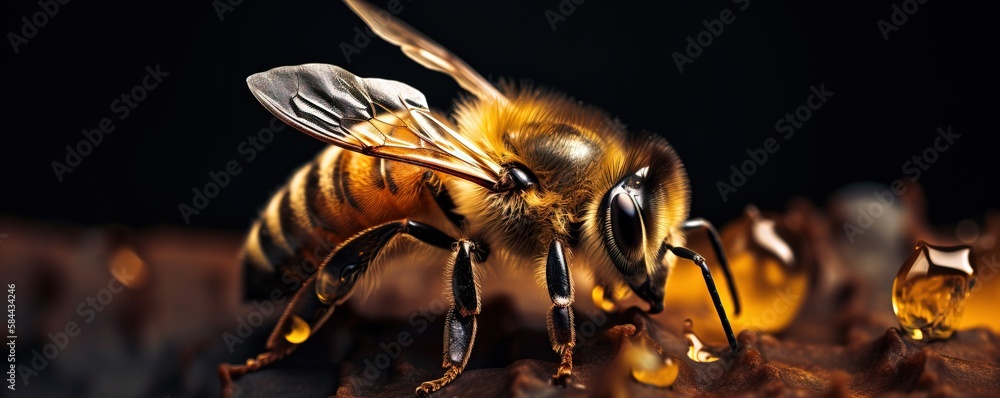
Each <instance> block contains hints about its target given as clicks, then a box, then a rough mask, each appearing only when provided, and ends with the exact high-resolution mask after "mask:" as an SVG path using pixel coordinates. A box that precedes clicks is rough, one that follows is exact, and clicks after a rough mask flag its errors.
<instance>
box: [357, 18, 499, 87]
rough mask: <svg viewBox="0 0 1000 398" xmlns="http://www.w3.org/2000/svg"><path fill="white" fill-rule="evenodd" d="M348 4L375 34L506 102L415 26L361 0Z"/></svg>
mask: <svg viewBox="0 0 1000 398" xmlns="http://www.w3.org/2000/svg"><path fill="white" fill-rule="evenodd" d="M344 2H345V3H347V6H348V7H351V10H353V11H354V13H355V14H358V16H359V17H361V19H363V20H364V21H365V23H366V24H368V26H369V27H371V28H372V31H373V32H375V34H377V35H379V37H381V38H382V39H384V40H385V41H387V42H389V43H392V44H395V45H397V46H399V47H400V49H402V50H403V53H404V54H406V56H408V57H410V59H413V60H414V61H417V62H418V63H420V65H423V66H424V67H425V68H427V69H431V70H436V71H438V72H442V73H446V74H448V75H449V76H451V77H452V78H453V79H455V80H456V81H458V84H459V85H460V86H462V88H464V89H466V90H468V91H469V92H470V93H472V94H474V95H475V96H477V97H479V98H484V99H485V98H495V99H497V100H500V101H502V102H506V100H507V99H506V98H505V97H504V96H503V94H500V91H497V89H496V87H493V85H492V84H490V82H488V81H486V79H484V78H483V77H482V76H480V75H479V74H478V73H476V71H475V70H473V69H472V68H471V67H470V66H469V65H468V64H466V63H465V61H462V60H461V59H459V58H458V57H456V56H455V55H454V54H452V53H451V52H449V51H448V50H445V49H444V47H442V46H441V45H440V44H437V43H435V42H434V40H431V39H429V38H428V37H427V36H424V35H423V33H420V32H419V31H417V30H416V29H413V27H411V26H410V25H407V24H406V23H405V22H402V21H400V20H398V19H396V18H394V17H393V16H392V15H391V14H389V13H388V12H386V11H385V10H381V9H379V8H378V7H375V6H373V5H371V4H368V3H366V2H364V1H360V0H345V1H344Z"/></svg>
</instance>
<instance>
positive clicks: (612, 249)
mask: <svg viewBox="0 0 1000 398" xmlns="http://www.w3.org/2000/svg"><path fill="white" fill-rule="evenodd" d="M605 162H606V163H605V164H604V167H603V170H604V171H605V173H604V175H603V176H601V177H600V179H599V181H598V182H597V184H596V186H595V189H596V191H597V192H596V195H595V197H594V200H593V201H592V202H591V203H590V205H589V208H588V210H587V211H588V212H589V217H587V218H586V220H587V221H586V222H585V225H584V228H583V231H582V232H584V233H583V234H582V235H583V236H582V237H583V238H584V239H585V241H586V246H587V247H588V248H590V250H591V251H592V252H593V253H592V255H593V256H595V257H596V258H601V257H603V258H606V259H607V261H604V263H609V264H610V266H605V267H595V270H596V271H597V272H598V274H599V275H598V277H599V278H600V279H603V280H606V281H611V280H620V281H622V282H624V283H626V284H628V286H629V287H631V289H632V291H634V292H635V293H636V295H638V296H639V297H640V298H642V299H643V300H645V301H647V302H648V303H649V305H650V312H654V313H655V312H660V311H662V310H663V296H664V290H665V287H666V278H667V273H668V272H669V267H668V264H667V262H666V257H665V254H666V253H665V251H664V250H663V248H664V246H663V243H664V242H667V243H669V244H671V245H683V243H684V236H683V233H682V232H681V229H680V227H681V225H682V224H683V223H684V221H685V220H686V219H687V215H688V209H689V207H690V195H689V188H688V180H687V174H686V173H685V171H684V167H683V165H682V164H681V162H680V159H679V158H678V157H677V154H676V153H675V152H674V150H673V148H671V147H670V145H668V144H667V143H666V141H664V140H663V139H660V138H657V137H651V136H644V137H639V138H635V139H631V140H629V142H628V146H627V148H626V149H625V151H624V153H619V154H611V155H610V156H609V157H608V159H606V160H605Z"/></svg>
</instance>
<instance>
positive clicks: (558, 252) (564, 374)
mask: <svg viewBox="0 0 1000 398" xmlns="http://www.w3.org/2000/svg"><path fill="white" fill-rule="evenodd" d="M545 283H546V285H548V290H549V298H551V299H552V308H551V309H550V310H549V313H548V316H547V317H546V318H547V319H546V326H548V330H549V342H550V343H552V350H553V351H555V352H556V353H557V354H560V355H561V356H562V360H561V361H560V362H559V368H558V369H557V370H556V373H555V375H553V376H552V382H553V384H556V385H563V386H565V385H567V384H568V383H569V379H570V377H571V376H572V375H573V347H575V346H576V329H575V326H574V325H573V308H572V307H571V305H572V304H573V280H572V278H570V275H569V263H568V262H567V259H566V253H565V251H564V249H563V243H562V241H560V240H559V239H558V238H555V239H552V243H550V244H549V253H548V256H547V259H546V263H545Z"/></svg>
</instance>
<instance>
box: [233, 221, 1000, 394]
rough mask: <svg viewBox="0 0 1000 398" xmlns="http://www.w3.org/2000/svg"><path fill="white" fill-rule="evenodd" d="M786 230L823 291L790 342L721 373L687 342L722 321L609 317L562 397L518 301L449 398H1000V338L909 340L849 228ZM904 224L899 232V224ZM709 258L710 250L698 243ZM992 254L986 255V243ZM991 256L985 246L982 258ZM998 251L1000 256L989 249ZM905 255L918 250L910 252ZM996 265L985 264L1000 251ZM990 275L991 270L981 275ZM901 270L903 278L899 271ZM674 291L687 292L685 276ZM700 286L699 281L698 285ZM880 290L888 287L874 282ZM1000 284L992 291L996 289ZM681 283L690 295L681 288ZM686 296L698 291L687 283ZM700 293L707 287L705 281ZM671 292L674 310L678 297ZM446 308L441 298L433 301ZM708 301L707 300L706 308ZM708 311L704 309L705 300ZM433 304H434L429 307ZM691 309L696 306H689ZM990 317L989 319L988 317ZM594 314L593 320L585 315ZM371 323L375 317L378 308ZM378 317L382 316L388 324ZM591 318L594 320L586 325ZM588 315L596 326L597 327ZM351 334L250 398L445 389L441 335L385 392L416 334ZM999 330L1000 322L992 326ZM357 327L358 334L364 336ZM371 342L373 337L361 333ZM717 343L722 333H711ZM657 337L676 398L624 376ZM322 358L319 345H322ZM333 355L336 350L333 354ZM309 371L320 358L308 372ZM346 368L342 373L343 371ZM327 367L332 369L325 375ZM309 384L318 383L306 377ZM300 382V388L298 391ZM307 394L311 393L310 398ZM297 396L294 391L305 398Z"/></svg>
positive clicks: (297, 358)
mask: <svg viewBox="0 0 1000 398" xmlns="http://www.w3.org/2000/svg"><path fill="white" fill-rule="evenodd" d="M992 217H993V218H991V219H990V220H988V228H987V229H986V230H985V231H984V233H983V234H982V236H985V239H990V236H991V235H990V234H991V233H992V234H997V235H996V236H1000V230H998V229H1000V228H998V227H1000V225H998V224H1000V223H997V218H996V215H993V216H992ZM777 219H778V220H779V222H780V223H781V224H783V226H784V227H786V228H789V229H790V230H791V232H792V233H794V234H795V235H796V236H799V237H801V238H802V239H805V243H806V244H807V245H808V247H809V248H810V255H812V256H814V258H813V260H815V267H816V268H815V269H814V274H815V275H814V278H813V280H812V282H811V286H810V293H809V296H808V297H806V298H804V300H805V302H804V304H803V307H802V310H801V311H800V313H799V315H798V316H797V317H796V318H795V320H794V321H793V323H792V324H791V325H789V327H788V328H786V329H785V330H783V331H781V332H780V333H776V334H758V333H755V332H751V331H742V332H740V333H739V337H738V339H739V341H740V344H741V345H742V347H743V348H742V349H741V350H740V351H739V352H738V353H737V355H736V356H730V355H729V352H728V348H727V347H726V345H725V344H724V340H718V341H713V340H712V339H709V340H708V341H709V342H710V343H711V344H710V345H711V346H712V350H713V352H714V353H716V354H717V355H718V356H719V357H720V358H722V359H721V360H720V361H717V362H712V363H700V362H695V361H693V360H691V359H689V358H688V357H687V355H686V353H687V349H688V345H687V341H686V340H685V339H684V337H683V335H682V334H681V330H682V323H683V319H684V318H686V317H695V315H697V318H700V319H707V320H709V321H705V322H702V321H698V322H696V323H695V331H696V332H698V331H699V330H708V331H710V330H711V329H712V328H717V327H718V326H717V322H718V321H717V320H714V318H713V315H712V314H710V313H709V314H707V315H706V314H696V313H692V312H691V308H697V306H688V307H687V310H685V309H684V307H681V308H670V307H668V308H667V310H666V311H665V313H663V314H660V315H656V316H653V317H651V316H650V315H648V314H646V313H644V312H643V311H642V310H640V309H639V308H635V307H633V308H629V309H627V310H624V311H621V312H619V313H617V314H612V315H609V317H608V319H607V321H606V322H604V323H603V326H602V327H601V328H600V329H599V331H598V332H597V333H596V334H594V335H593V338H588V339H585V341H583V342H582V344H581V345H580V346H579V347H578V348H577V349H576V354H575V356H574V362H575V366H574V377H573V381H572V383H571V385H570V386H569V387H567V388H561V387H556V386H552V385H550V383H549V379H550V377H551V374H552V373H553V372H554V370H555V368H556V366H557V364H558V358H557V357H556V355H555V354H554V353H552V352H551V351H550V350H549V348H548V345H547V340H546V335H545V331H544V330H543V329H541V328H537V327H536V328H530V327H529V328H522V327H516V326H511V325H518V324H524V323H525V321H524V320H525V319H526V315H525V314H522V313H519V311H518V306H517V305H514V304H513V301H512V300H510V299H509V298H508V296H507V295H504V294H500V295H499V298H495V299H493V300H492V301H490V302H487V303H486V305H485V306H484V308H483V315H481V316H480V317H479V319H480V329H479V330H480V332H479V336H478V337H477V340H476V347H475V349H474V350H473V353H472V358H471V360H470V363H469V366H468V369H467V370H466V372H465V373H464V374H463V375H462V376H460V377H459V378H458V379H457V380H456V381H455V382H453V383H452V384H451V385H449V386H448V387H446V388H445V389H444V390H442V391H441V392H439V393H438V395H439V396H480V397H491V396H637V397H642V396H664V395H712V396H716V395H718V396H731V395H750V396H803V395H804V396H875V395H905V396H996V395H997V394H1000V336H998V334H996V333H994V332H992V331H991V330H990V329H987V328H968V329H964V330H960V331H959V332H957V333H956V334H955V335H954V337H953V338H951V339H949V340H946V341H935V342H931V343H924V342H914V341H912V340H909V339H908V338H906V337H903V336H902V335H901V334H900V331H899V329H897V328H896V327H897V326H898V325H896V323H895V318H894V317H893V315H892V312H891V308H888V302H889V296H888V294H886V291H885V289H879V288H876V287H873V286H872V285H873V281H872V280H871V279H866V278H865V277H863V276H860V275H859V273H858V272H857V268H852V265H851V264H847V263H848V262H849V261H850V260H847V259H849V258H850V257H849V256H847V255H843V253H842V252H838V250H840V251H845V250H855V249H853V247H851V246H847V247H846V248H845V246H844V245H843V244H842V242H839V240H841V239H842V236H840V235H839V231H838V229H837V228H836V227H835V225H837V224H836V222H837V221H836V220H835V219H834V220H830V219H828V218H827V216H825V215H823V214H821V213H819V212H818V211H817V210H816V209H814V208H813V207H812V206H811V205H809V204H807V203H801V202H799V203H794V204H793V205H792V206H790V209H789V210H788V211H787V212H786V213H785V214H782V215H779V216H777ZM886 222H892V220H889V221H886ZM909 225H910V226H911V229H910V230H908V231H907V232H906V234H907V236H905V237H901V239H904V240H905V239H911V237H914V236H919V237H924V238H926V237H933V238H936V239H938V240H944V239H947V237H942V236H940V235H934V234H933V233H932V232H927V231H926V230H920V227H922V224H919V223H916V222H911V223H909ZM691 243H692V246H693V247H698V246H699V245H702V244H703V243H704V242H699V241H697V239H695V241H693V242H691ZM980 243H981V242H980ZM980 243H977V244H980ZM987 243H989V242H987ZM904 249H905V246H904ZM988 249H992V250H986V251H982V252H981V253H980V254H984V255H985V257H984V258H987V259H988V258H989V256H990V255H995V248H993V247H989V248H988ZM981 266H982V264H981ZM887 267H896V268H898V264H889V265H887ZM673 277H677V278H685V277H684V276H678V275H674V276H673ZM688 277H689V276H688ZM874 282H878V281H874ZM986 282H990V281H986ZM675 283H676V282H675ZM681 283H685V282H681ZM687 283H692V284H700V281H698V280H693V281H688V282H687ZM670 286H671V285H668V296H669V294H670V292H669V287H670ZM996 290H998V284H997V283H996V281H992V283H987V284H986V288H985V289H984V290H982V291H980V292H979V293H977V294H978V295H979V296H978V297H976V296H974V297H972V298H971V299H970V300H980V301H981V300H985V299H989V298H991V297H993V295H995V294H996V293H997V292H996ZM582 291H584V290H582V289H581V288H580V287H579V286H578V303H579V305H578V309H577V318H576V321H577V325H578V329H581V323H582V322H586V321H588V319H589V320H590V321H592V322H594V321H595V316H594V315H593V312H588V311H594V309H593V307H590V306H588V305H587V304H588V303H586V301H589V299H588V298H587V297H579V296H580V295H581V293H580V292H582ZM431 294H433V292H431ZM706 297H707V296H706ZM702 298H704V297H700V296H699V298H697V299H695V300H699V299H702ZM429 300H431V299H427V300H426V301H429ZM681 301H683V300H681ZM976 305H982V304H981V303H979V304H976ZM579 307H582V308H579ZM369 309H371V308H369ZM376 311H377V310H376ZM581 314H583V315H581ZM586 314H590V316H589V318H588V316H587V315H586ZM334 319H336V320H337V321H336V322H337V323H336V324H335V325H333V327H332V328H329V329H336V330H337V331H329V330H328V331H325V332H324V334H328V333H331V334H333V335H334V336H335V337H332V340H331V338H330V337H328V336H315V337H316V338H315V339H314V340H320V341H319V342H315V341H312V340H311V341H310V342H309V343H307V346H306V347H303V348H304V350H305V351H311V352H312V353H313V354H315V353H316V352H318V351H322V352H333V353H334V354H332V355H330V356H328V357H326V358H323V356H322V355H312V354H307V355H303V354H293V355H292V357H290V358H289V359H288V360H287V361H286V362H285V363H282V364H280V365H276V366H275V367H274V368H271V369H265V370H263V371H261V372H258V373H257V374H253V375H250V376H247V377H245V378H244V379H241V380H238V381H237V383H236V385H235V386H234V388H235V389H234V391H235V393H236V394H235V396H236V397H265V396H271V397H274V396H277V397H284V396H288V397H290V396H299V395H298V394H299V392H300V391H301V390H299V389H301V388H308V389H309V391H310V394H312V395H315V396H322V395H324V394H328V395H338V396H411V395H412V393H413V389H414V388H415V387H416V386H418V385H419V384H420V382H422V381H425V380H429V379H433V378H436V377H439V376H440V375H441V373H442V371H441V370H440V369H439V367H438V366H439V365H438V364H439V363H440V359H439V358H440V355H441V354H440V347H441V342H440V336H441V330H440V328H441V325H440V322H438V323H436V324H432V326H431V327H430V328H428V330H426V331H424V332H423V333H421V334H419V335H417V339H416V342H415V343H414V344H413V345H412V346H410V347H408V348H406V349H404V350H403V353H402V355H401V356H400V357H399V358H398V359H397V360H395V361H393V362H392V365H391V367H390V368H389V369H387V370H386V371H384V372H381V373H380V374H379V376H378V378H376V379H374V380H373V381H371V382H368V381H367V380H366V379H365V378H364V377H365V366H366V365H367V363H366V362H365V361H366V360H369V361H370V360H372V359H373V358H375V357H376V356H377V355H378V354H379V353H380V352H381V351H379V348H378V347H379V343H384V342H391V341H393V340H392V339H393V338H394V336H396V335H397V334H398V333H399V331H401V330H412V329H413V326H412V325H410V324H408V323H407V322H405V321H383V322H374V323H373V322H371V321H370V320H365V319H362V317H359V315H358V314H356V313H354V312H352V311H343V312H339V313H338V314H336V315H335V318H334ZM991 321H992V324H993V325H995V324H996V320H995V319H994V320H991ZM352 325H353V326H352ZM358 328H361V329H362V330H364V332H361V333H359V332H358V330H359V329H358ZM707 334H711V333H707ZM645 336H649V337H651V338H652V339H653V340H655V341H656V342H657V343H659V345H660V346H661V347H662V349H663V352H664V353H665V354H668V355H672V356H674V357H676V358H678V359H680V370H679V375H678V377H677V380H676V381H675V383H674V384H673V386H672V387H671V388H669V389H663V388H656V387H652V386H648V385H643V384H640V383H638V382H636V381H635V380H634V379H632V378H631V377H630V376H629V373H628V372H627V368H626V367H625V364H624V363H623V361H624V359H623V355H622V353H623V352H624V348H627V347H628V345H629V344H632V343H634V342H637V341H639V340H641V339H642V338H644V337H645ZM338 340H339V341H340V343H335V344H334V345H336V344H340V347H352V349H347V350H337V349H334V350H332V351H326V350H327V349H328V348H327V347H329V344H330V341H338ZM311 344H315V345H311ZM320 347H323V348H320ZM307 357H309V358H307ZM334 363H340V365H339V366H334V365H333V364H334ZM315 366H321V367H325V368H326V371H317V370H316V368H315ZM299 370H304V371H305V372H308V374H309V375H311V376H305V375H303V374H301V373H296V372H298V371H299ZM290 374H296V376H295V381H294V382H293V381H284V378H285V377H287V375H290ZM301 383H306V384H307V385H303V384H301ZM293 385H294V387H292V386H293Z"/></svg>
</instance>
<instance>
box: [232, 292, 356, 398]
mask: <svg viewBox="0 0 1000 398" xmlns="http://www.w3.org/2000/svg"><path fill="white" fill-rule="evenodd" d="M345 298H346V297H345ZM334 308H335V305H334V303H333V302H331V303H324V302H323V301H322V300H320V299H319V297H318V296H317V295H316V275H313V276H312V277H311V278H309V279H308V280H306V282H305V283H304V284H302V286H301V288H300V289H299V291H298V292H297V293H296V294H295V296H294V298H292V302H291V303H290V304H288V307H287V308H286V309H285V312H284V314H283V315H282V316H281V318H280V319H279V320H278V324H277V325H275V327H274V329H273V330H272V331H271V336H270V337H268V339H267V344H266V345H265V348H266V350H267V351H265V352H264V353H261V354H259V355H257V356H256V357H255V358H250V359H247V361H246V363H244V364H240V365H232V364H222V365H219V376H220V377H221V379H222V384H223V391H224V393H223V395H224V396H227V397H228V396H231V395H232V381H233V380H235V379H238V378H240V377H241V376H243V375H245V374H247V373H250V372H253V371H256V370H258V369H260V368H262V367H264V366H267V365H270V364H272V363H274V362H277V361H278V360H280V359H282V358H284V357H285V356H287V355H288V354H291V353H292V351H294V350H295V347H297V346H298V345H299V344H301V343H303V342H305V341H306V339H307V338H308V337H309V336H310V335H312V333H313V332H315V331H316V330H318V329H319V328H320V326H322V325H323V322H324V321H326V319H327V318H329V316H330V314H331V313H333V309H334Z"/></svg>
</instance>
